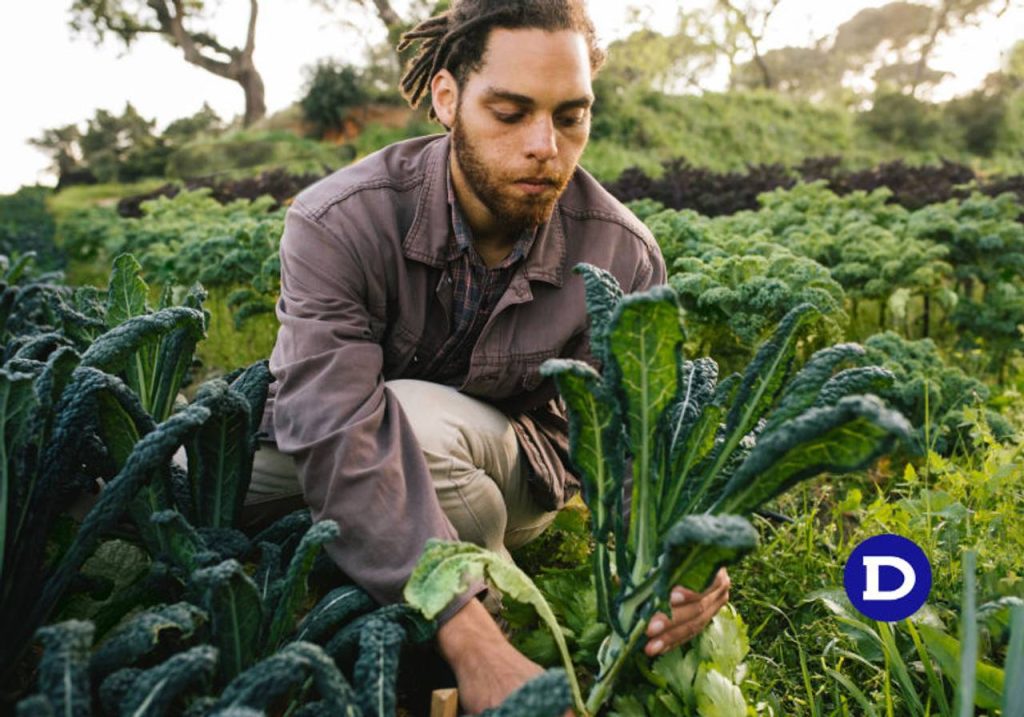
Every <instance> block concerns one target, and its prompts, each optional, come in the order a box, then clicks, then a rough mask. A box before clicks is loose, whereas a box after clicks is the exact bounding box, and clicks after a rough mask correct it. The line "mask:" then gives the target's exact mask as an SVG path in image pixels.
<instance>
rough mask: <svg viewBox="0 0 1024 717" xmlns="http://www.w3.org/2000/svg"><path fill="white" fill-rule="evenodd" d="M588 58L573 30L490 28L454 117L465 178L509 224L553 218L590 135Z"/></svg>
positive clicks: (501, 220) (498, 217) (525, 224)
mask: <svg viewBox="0 0 1024 717" xmlns="http://www.w3.org/2000/svg"><path fill="white" fill-rule="evenodd" d="M590 75H591V72H590V59H589V55H588V51H587V45H586V42H585V40H584V38H583V36H582V35H580V34H579V33H575V32H570V31H559V32H544V31H542V30H504V29H497V30H494V31H492V32H491V35H490V38H489V41H488V45H487V50H486V52H485V53H484V58H483V66H482V67H481V68H480V70H479V71H477V72H473V73H471V74H470V76H469V77H468V78H467V80H466V82H465V85H464V86H463V87H462V90H461V92H460V93H459V96H458V103H457V108H456V111H455V119H454V122H453V123H452V146H453V147H454V150H455V161H456V162H457V164H458V169H459V170H461V172H462V175H463V177H464V178H465V180H466V181H465V184H466V185H468V188H469V189H470V190H471V191H472V192H473V194H474V195H475V196H476V198H477V199H478V200H479V201H480V202H481V204H483V205H484V206H485V207H486V208H487V209H488V210H489V211H490V213H491V214H492V215H493V218H494V220H496V221H497V222H498V223H500V224H501V225H504V226H506V227H508V228H509V229H513V228H515V229H518V228H522V227H528V226H533V225H536V224H540V223H542V222H544V221H547V220H548V218H550V216H551V212H552V211H553V210H554V206H555V201H556V200H557V199H558V197H559V196H561V194H562V192H563V191H565V187H566V186H567V185H568V183H569V180H570V179H571V178H572V175H573V172H574V171H575V169H576V163H577V162H578V161H579V158H580V155H581V154H582V153H583V148H584V147H585V146H586V144H587V138H588V136H589V134H590V106H591V104H592V102H593V93H592V89H591V84H590Z"/></svg>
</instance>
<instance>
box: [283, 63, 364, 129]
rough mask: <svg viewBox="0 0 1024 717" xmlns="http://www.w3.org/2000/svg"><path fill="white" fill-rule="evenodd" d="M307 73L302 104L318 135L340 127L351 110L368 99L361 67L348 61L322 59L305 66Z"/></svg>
mask: <svg viewBox="0 0 1024 717" xmlns="http://www.w3.org/2000/svg"><path fill="white" fill-rule="evenodd" d="M306 74H307V79H306V88H305V92H306V94H305V96H303V98H302V100H301V101H300V103H299V104H300V105H301V106H302V114H303V116H304V117H305V118H306V120H307V121H309V122H311V123H312V124H313V125H314V126H315V127H316V130H317V134H318V136H321V137H322V136H323V135H324V134H325V133H326V132H327V131H328V130H338V129H341V128H342V126H343V123H344V120H345V116H346V115H347V114H348V113H349V111H350V110H351V109H352V108H354V107H358V106H359V105H361V104H363V103H364V102H366V101H367V100H368V99H369V94H370V93H369V92H368V91H367V88H366V86H365V83H364V81H363V78H362V75H361V74H360V72H359V70H357V69H356V68H355V67H353V66H352V65H349V64H347V63H341V62H337V61H336V60H321V61H319V62H317V63H316V65H315V66H314V67H312V68H306Z"/></svg>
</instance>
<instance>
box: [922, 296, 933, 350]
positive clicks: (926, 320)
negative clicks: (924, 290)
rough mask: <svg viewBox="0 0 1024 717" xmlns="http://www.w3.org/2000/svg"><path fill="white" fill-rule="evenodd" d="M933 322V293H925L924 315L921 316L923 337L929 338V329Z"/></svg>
mask: <svg viewBox="0 0 1024 717" xmlns="http://www.w3.org/2000/svg"><path fill="white" fill-rule="evenodd" d="M931 323H932V297H931V294H925V295H924V316H922V317H921V324H922V326H921V338H925V339H926V338H928V333H929V329H930V327H931Z"/></svg>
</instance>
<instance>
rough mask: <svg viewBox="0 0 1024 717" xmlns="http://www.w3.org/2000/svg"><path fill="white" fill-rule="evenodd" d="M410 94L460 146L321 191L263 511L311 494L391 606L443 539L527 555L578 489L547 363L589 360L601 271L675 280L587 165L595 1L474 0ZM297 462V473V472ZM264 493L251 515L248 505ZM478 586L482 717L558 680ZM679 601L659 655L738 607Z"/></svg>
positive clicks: (458, 625) (289, 281)
mask: <svg viewBox="0 0 1024 717" xmlns="http://www.w3.org/2000/svg"><path fill="white" fill-rule="evenodd" d="M412 42H421V47H420V49H419V54H418V55H417V57H416V58H415V59H414V60H413V61H412V62H411V63H410V67H409V70H408V72H407V74H406V76H405V77H404V78H403V89H404V90H405V92H406V93H407V96H408V97H409V98H410V101H411V102H412V104H414V105H415V104H416V103H417V102H418V101H419V99H420V98H421V97H423V96H425V95H426V94H427V92H428V91H429V94H430V98H431V103H432V116H434V117H436V119H438V120H439V121H440V122H441V124H443V125H444V126H445V128H447V129H449V130H450V131H449V133H448V134H446V135H441V136H440V137H437V136H435V137H428V138H419V139H415V140H410V141H407V142H401V143H398V144H395V145H392V146H390V147H387V148H385V149H384V150H382V151H381V152H378V153H376V154H374V155H372V156H370V157H368V158H366V159H365V160H363V161H361V162H358V163H356V164H354V165H353V166H351V167H347V168H345V169H343V170H341V171H339V172H336V173H334V174H333V175H331V176H329V177H327V178H325V179H324V180H322V181H321V182H318V183H317V184H315V185H313V186H312V187H310V188H308V189H306V190H305V191H303V192H302V193H301V194H300V195H299V196H298V197H297V198H296V200H295V202H294V203H293V205H292V206H291V208H290V210H289V212H288V215H287V219H286V224H285V232H284V236H283V237H282V240H281V298H280V301H279V303H278V307H277V315H278V318H279V319H280V322H281V328H280V331H279V333H278V336H277V342H276V345H275V347H274V351H273V355H272V356H271V363H270V367H271V371H272V372H273V374H274V376H275V378H276V383H275V384H274V385H273V386H272V387H271V398H270V400H269V401H268V407H267V411H266V413H265V415H264V422H263V427H264V429H265V430H266V431H267V432H268V433H269V434H270V435H271V439H272V440H274V441H275V442H276V447H277V449H278V451H279V452H278V451H274V450H272V449H269V448H268V449H267V450H261V451H259V452H258V453H257V469H256V471H255V474H254V488H253V491H254V493H255V494H256V496H257V497H258V496H259V494H260V493H261V491H262V492H263V494H265V495H266V496H267V497H274V496H277V495H279V494H280V493H281V492H282V490H281V487H282V486H286V485H287V484H288V482H289V481H291V483H292V484H294V481H295V478H294V477H293V476H294V474H295V473H296V472H297V476H298V482H299V484H300V485H301V491H302V496H303V498H304V500H305V502H306V503H307V504H308V505H309V506H310V507H311V509H312V511H313V514H314V517H315V518H316V519H324V518H330V519H334V520H336V521H337V522H338V524H339V527H340V528H341V535H340V537H339V538H338V540H337V541H336V542H334V543H332V544H331V545H329V546H328V552H329V554H330V555H331V557H332V558H333V559H334V560H335V561H336V562H337V563H338V564H339V565H340V566H341V567H342V569H343V570H345V571H346V573H348V574H349V575H350V576H351V577H352V578H353V579H355V580H356V581H357V582H359V583H360V584H361V585H362V586H363V587H364V588H366V589H367V590H368V591H369V592H370V593H371V594H372V595H373V596H374V597H375V598H376V599H378V600H380V601H381V602H394V601H398V600H400V599H401V590H402V587H403V586H404V584H405V581H406V580H407V578H408V576H409V573H410V572H411V570H412V567H413V566H414V565H415V563H416V561H417V559H418V557H419V554H420V552H421V550H422V547H423V545H424V543H425V541H426V540H427V539H428V538H430V537H438V538H445V539H462V540H470V541H473V542H476V543H478V544H481V545H484V546H485V547H488V548H490V549H492V550H495V551H498V552H500V553H502V554H504V555H506V556H507V555H508V553H507V548H509V547H517V546H518V545H521V544H523V543H525V542H527V541H528V540H530V539H531V538H533V537H535V536H536V535H538V534H539V533H540V532H541V531H543V529H544V528H545V527H546V526H547V524H548V523H549V522H550V521H551V519H552V518H553V517H554V515H555V513H556V511H557V510H558V509H559V508H560V507H561V506H562V505H563V504H564V502H565V500H566V499H567V498H569V497H570V496H571V495H572V494H573V493H574V492H576V490H578V483H577V481H576V479H575V478H574V477H573V476H572V475H571V472H570V471H569V470H568V469H567V468H566V465H565V463H566V461H567V458H566V455H565V448H566V435H565V431H566V425H565V419H564V414H562V412H561V410H560V408H559V405H558V403H557V395H556V392H555V390H554V388H553V386H552V385H551V382H550V381H542V380H541V377H540V375H539V372H538V370H539V367H540V365H541V363H543V361H544V360H546V359H548V358H552V357H557V356H575V357H579V358H584V359H589V354H588V349H587V344H588V337H587V334H586V330H587V315H586V311H585V306H584V296H583V286H582V281H581V279H580V277H579V276H577V275H575V274H573V273H572V271H571V270H572V267H573V266H574V265H575V264H577V263H578V262H581V261H586V262H589V263H592V264H595V265H598V266H601V267H603V268H605V269H607V270H609V271H611V272H612V273H613V274H614V275H615V276H616V278H617V279H618V280H619V282H620V283H621V284H622V286H623V289H624V290H625V291H627V292H632V291H638V290H643V289H646V288H647V287H649V286H652V285H655V284H659V283H663V282H664V280H665V266H664V260H663V259H662V257H661V254H660V252H659V250H658V248H657V245H656V244H655V242H654V240H653V237H652V236H651V234H650V232H649V231H648V230H647V229H646V228H645V227H644V226H643V225H642V224H640V223H639V222H638V221H637V220H636V218H635V217H633V215H632V214H630V213H629V212H628V211H627V210H626V209H625V208H624V207H622V205H621V204H619V203H618V202H616V201H615V200H614V199H613V198H612V197H611V196H610V195H608V194H607V192H605V191H604V190H603V189H602V188H601V187H600V185H599V184H598V183H597V182H596V181H594V179H593V178H592V177H590V176H589V175H588V174H587V173H586V172H584V171H583V170H582V169H580V168H578V167H577V162H578V160H579V157H580V155H581V153H582V152H583V149H584V146H585V145H586V142H587V139H588V135H589V128H590V109H591V105H592V103H593V100H594V98H593V93H592V88H591V78H592V76H593V73H594V72H596V71H597V69H598V68H599V67H600V64H601V62H602V61H603V54H602V53H601V51H600V49H598V47H597V45H596V40H595V35H594V29H593V26H592V24H591V22H590V21H589V19H588V18H587V16H586V13H585V10H584V8H583V5H582V2H580V1H579V0H517V1H515V2H509V1H507V0H462V1H461V2H459V1H458V0H456V2H454V3H453V5H452V9H451V10H450V11H449V12H447V13H444V14H442V15H440V16H438V17H435V18H431V19H430V20H428V21H426V22H424V23H422V24H421V25H420V26H419V27H417V28H415V29H414V30H413V31H412V32H411V33H408V34H407V35H406V37H405V39H404V43H405V45H403V46H407V45H408V44H409V43H412ZM292 459H294V467H293V466H292ZM250 497H252V496H250ZM483 588H484V586H483V585H474V586H472V587H471V589H470V590H469V591H467V593H466V594H465V595H463V596H461V597H460V598H458V599H456V600H455V601H453V603H452V604H451V605H450V606H449V607H448V608H447V610H446V611H445V612H444V613H443V614H442V616H441V618H440V622H441V626H440V628H439V632H438V646H439V649H440V651H441V653H442V655H443V656H444V657H445V659H446V660H448V662H449V664H450V665H451V666H452V669H453V671H454V673H455V675H456V678H457V680H458V684H459V691H460V699H461V701H462V706H463V709H465V710H466V711H467V712H470V713H475V712H478V711H480V710H482V709H484V708H487V707H490V706H493V705H496V704H498V703H499V702H500V701H501V700H502V699H504V697H505V696H507V695H508V694H509V693H510V692H512V691H513V690H514V689H516V688H517V687H519V686H521V685H522V684H523V683H525V682H526V681H527V680H528V679H529V678H530V677H532V676H534V675H536V674H537V673H538V672H539V671H540V668H539V667H538V666H537V665H536V664H534V663H533V662H531V661H529V660H528V659H526V657H524V656H523V655H522V654H520V653H519V652H518V651H516V650H515V649H514V648H513V647H512V646H511V644H510V643H509V642H508V641H507V640H506V639H505V637H504V636H503V635H502V632H501V630H500V629H499V628H498V626H497V624H496V623H495V621H494V619H493V618H492V617H491V615H490V614H489V613H488V611H487V609H486V608H485V607H484V605H483V604H482V603H481V602H480V601H478V600H475V599H474V597H475V596H477V595H479V594H480V593H481V592H482V590H483ZM728 588H729V581H728V576H727V575H725V573H724V571H723V572H722V573H720V574H719V576H718V578H717V579H716V582H715V584H714V585H713V586H712V587H711V588H709V590H708V591H706V592H705V593H704V594H703V595H696V594H693V593H689V592H688V591H684V590H682V589H681V588H677V589H676V590H675V591H674V593H673V595H674V603H673V604H674V605H675V607H674V609H673V615H672V616H671V617H669V616H666V615H658V616H656V618H655V619H654V620H653V621H652V626H651V629H650V630H649V632H648V636H649V638H650V642H649V644H648V647H647V652H648V654H649V655H652V656H653V655H656V654H660V653H662V652H664V651H666V650H669V649H672V648H674V647H676V646H677V645H679V644H681V643H682V642H685V641H686V640H688V639H689V638H691V637H693V635H695V634H696V633H697V632H699V630H700V629H702V628H703V627H704V625H706V624H707V622H708V621H709V620H710V619H711V617H712V616H713V615H714V613H715V612H716V611H717V610H718V609H719V608H720V607H721V606H722V605H723V604H724V603H725V602H726V601H727V600H728Z"/></svg>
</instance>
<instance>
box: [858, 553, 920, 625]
mask: <svg viewBox="0 0 1024 717" xmlns="http://www.w3.org/2000/svg"><path fill="white" fill-rule="evenodd" d="M843 577H844V581H843V582H844V587H845V588H846V595H847V597H849V598H850V602H851V603H853V606H854V607H855V608H857V610H859V611H860V612H861V613H863V614H864V615H866V616H867V617H869V618H871V619H873V620H883V621H886V622H895V621H897V620H902V619H904V618H907V617H910V616H911V615H913V614H914V613H915V612H917V611H918V610H919V609H920V607H921V606H922V605H924V603H925V601H926V600H927V599H928V593H929V591H930V590H931V587H932V569H931V565H929V563H928V558H927V557H926V556H925V554H924V551H923V550H921V548H919V547H918V546H917V545H916V544H915V543H914V542H913V541H911V540H907V539H906V538H904V537H902V536H899V535H892V534H886V535H876V536H873V537H871V538H868V539H867V540H865V541H864V542H862V543H861V544H860V545H858V546H857V547H856V548H854V549H853V552H852V553H851V554H850V559H849V560H847V561H846V568H845V570H844V571H843Z"/></svg>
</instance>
